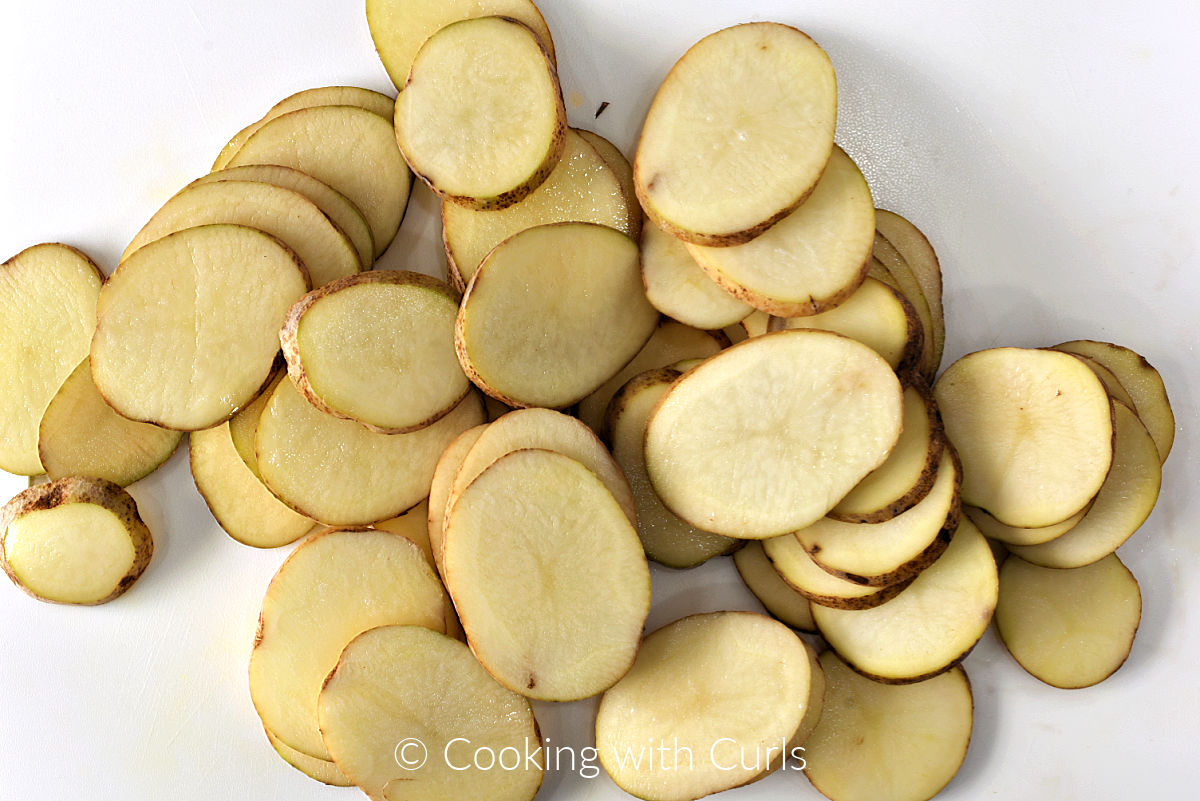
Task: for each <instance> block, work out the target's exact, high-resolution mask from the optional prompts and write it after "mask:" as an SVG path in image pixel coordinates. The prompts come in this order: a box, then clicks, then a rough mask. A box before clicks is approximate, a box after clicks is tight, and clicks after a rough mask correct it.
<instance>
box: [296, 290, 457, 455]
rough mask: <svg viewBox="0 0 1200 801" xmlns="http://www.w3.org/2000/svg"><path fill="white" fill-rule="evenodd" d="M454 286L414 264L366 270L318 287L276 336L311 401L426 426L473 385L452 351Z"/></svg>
mask: <svg viewBox="0 0 1200 801" xmlns="http://www.w3.org/2000/svg"><path fill="white" fill-rule="evenodd" d="M457 313H458V294H457V293H456V292H455V291H454V290H453V289H451V288H450V286H449V285H447V284H446V283H444V282H442V281H440V280H438V279H436V278H431V277H429V276H427V275H422V274H421V273H414V272H408V271H402V270H372V271H370V272H365V273H359V274H358V275H352V276H349V277H347V278H343V279H341V280H338V281H334V282H333V283H331V284H329V285H327V286H324V287H321V288H320V289H315V290H313V291H312V292H309V293H308V294H307V295H305V296H304V297H303V298H301V299H300V300H298V301H297V302H296V304H295V305H294V306H292V308H291V310H290V311H288V315H287V319H286V320H285V321H284V324H283V330H282V331H281V332H280V333H279V341H280V343H281V344H282V345H283V356H284V358H285V359H286V360H287V365H288V375H289V376H290V377H291V379H292V381H293V382H294V383H295V384H296V387H297V388H298V389H299V390H300V392H301V393H302V394H303V395H304V397H305V398H306V399H307V400H308V402H309V403H311V404H313V405H314V406H316V407H317V408H318V409H320V410H321V411H323V412H325V413H326V414H331V415H333V416H334V417H339V418H341V419H343V420H356V421H357V422H359V423H362V424H363V425H364V426H366V427H367V428H369V429H371V430H372V431H378V432H379V433H381V434H405V433H408V432H410V431H416V430H418V429H421V428H425V427H426V426H428V425H431V424H432V423H433V422H435V421H436V420H439V419H440V418H441V417H442V416H444V415H446V414H447V413H449V412H450V410H452V409H453V408H454V407H455V406H457V405H458V403H459V401H461V400H462V399H463V398H464V397H465V396H466V394H467V392H468V391H469V390H470V389H471V382H470V381H468V380H467V377H466V375H464V374H463V371H462V368H461V367H460V366H459V364H458V357H457V356H456V355H455V353H454V318H455V315H456V314H457Z"/></svg>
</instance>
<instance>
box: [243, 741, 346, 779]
mask: <svg viewBox="0 0 1200 801" xmlns="http://www.w3.org/2000/svg"><path fill="white" fill-rule="evenodd" d="M263 731H265V732H266V734H267V741H268V742H270V743H271V747H272V748H274V749H275V753H277V754H279V757H280V759H282V760H283V761H284V762H286V763H288V764H289V765H291V766H292V767H293V768H295V769H296V770H298V771H300V772H301V773H303V774H304V775H305V776H307V777H309V778H310V779H315V780H316V781H319V782H320V783H321V784H328V785H331V786H333V787H353V786H354V782H352V781H350V780H349V779H347V778H346V774H344V773H342V771H341V770H340V769H339V768H338V766H337V765H335V764H333V763H332V762H330V761H329V760H328V759H317V758H316V757H311V756H309V755H308V754H305V753H303V752H301V751H297V750H296V749H295V748H292V747H291V746H290V745H288V744H287V743H285V742H283V741H281V740H280V739H279V738H278V737H276V736H275V735H274V734H272V733H271V730H270V729H263Z"/></svg>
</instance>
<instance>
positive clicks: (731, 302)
mask: <svg viewBox="0 0 1200 801" xmlns="http://www.w3.org/2000/svg"><path fill="white" fill-rule="evenodd" d="M642 281H643V283H645V285H646V297H647V298H649V300H650V302H651V303H652V304H654V308H656V309H658V310H659V311H660V312H662V313H663V314H665V315H667V316H668V317H673V318H674V319H676V320H679V321H680V322H681V323H685V324H687V325H691V326H695V327H696V328H705V329H715V328H724V327H726V326H729V325H733V324H734V323H736V322H739V321H741V320H743V319H745V317H746V315H748V314H750V312H752V311H754V307H753V306H751V305H750V304H748V303H743V302H742V301H740V300H738V299H737V298H735V297H734V296H733V295H731V294H729V293H728V292H726V291H725V290H724V289H723V288H722V287H721V286H720V285H719V284H717V282H716V281H713V280H712V278H710V277H709V276H708V274H707V273H705V272H704V270H703V269H701V267H700V265H699V264H697V263H696V260H695V259H694V258H692V254H691V253H690V252H689V251H688V249H687V247H686V246H685V245H684V244H683V243H682V242H680V241H679V240H678V239H676V238H675V237H673V236H671V235H670V234H668V233H667V232H666V231H664V230H663V229H661V228H659V227H658V226H657V225H655V224H654V222H653V221H651V220H647V221H646V223H645V224H644V225H643V226H642Z"/></svg>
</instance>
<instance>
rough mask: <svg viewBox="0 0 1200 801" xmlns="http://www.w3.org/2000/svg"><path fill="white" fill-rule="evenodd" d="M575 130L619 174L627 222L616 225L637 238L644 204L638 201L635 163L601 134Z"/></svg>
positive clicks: (614, 172)
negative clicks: (635, 183) (634, 176)
mask: <svg viewBox="0 0 1200 801" xmlns="http://www.w3.org/2000/svg"><path fill="white" fill-rule="evenodd" d="M575 132H576V133H577V134H579V135H580V136H582V137H583V139H584V141H586V142H587V143H588V144H589V145H591V146H592V147H594V148H595V149H596V152H597V153H598V154H599V155H600V158H602V159H604V163H605V164H607V165H608V167H609V169H611V170H612V171H613V174H614V175H616V176H617V183H618V184H619V185H620V187H621V196H622V197H623V198H625V224H624V225H619V226H615V227H616V228H618V229H619V230H622V231H624V232H625V233H627V234H629V235H630V236H631V237H633V238H634V239H637V238H638V237H639V236H641V233H642V205H641V203H639V202H638V199H637V187H636V186H634V184H633V165H632V164H630V163H629V159H627V158H625V154H624V153H622V152H621V149H620V148H618V147H617V146H616V145H614V144H613V143H612V142H610V141H608V140H607V139H605V138H604V137H603V136H601V135H600V134H598V133H596V132H594V131H588V130H585V129H583V128H576V129H575Z"/></svg>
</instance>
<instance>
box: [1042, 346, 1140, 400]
mask: <svg viewBox="0 0 1200 801" xmlns="http://www.w3.org/2000/svg"><path fill="white" fill-rule="evenodd" d="M1056 350H1057V348H1056ZM1064 352H1066V353H1070V351H1064ZM1071 355H1072V356H1074V357H1075V358H1076V359H1079V360H1080V361H1082V362H1083V363H1084V364H1086V365H1087V366H1088V369H1089V370H1091V371H1092V372H1093V373H1095V374H1096V378H1099V379H1100V383H1102V384H1104V388H1105V389H1107V390H1108V394H1109V396H1110V397H1111V398H1112V399H1113V400H1115V401H1120V402H1121V403H1123V404H1125V405H1126V406H1128V407H1129V408H1130V409H1135V408H1136V404H1134V402H1133V398H1132V397H1130V395H1129V392H1127V391H1126V389H1125V385H1124V384H1122V383H1121V380H1120V379H1119V378H1117V376H1116V373H1114V372H1113V371H1112V370H1109V369H1108V368H1107V367H1105V366H1104V365H1103V364H1101V363H1100V362H1098V361H1096V360H1095V359H1092V358H1090V357H1088V356H1082V355H1080V354H1078V353H1073V354H1071Z"/></svg>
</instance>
